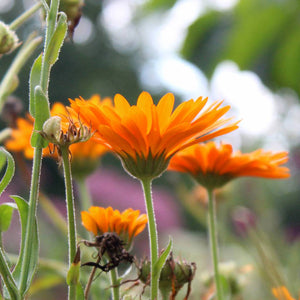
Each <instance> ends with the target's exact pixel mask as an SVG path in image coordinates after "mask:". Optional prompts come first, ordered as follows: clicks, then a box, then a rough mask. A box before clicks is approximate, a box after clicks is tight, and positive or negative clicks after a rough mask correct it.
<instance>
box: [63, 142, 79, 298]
mask: <svg viewBox="0 0 300 300" xmlns="http://www.w3.org/2000/svg"><path fill="white" fill-rule="evenodd" d="M61 155H62V160H63V167H64V179H65V187H66V202H67V214H68V232H69V234H68V244H69V268H70V267H71V265H72V262H73V260H74V257H75V253H76V224H75V211H74V196H73V185H72V174H71V165H70V160H69V148H68V147H61ZM75 296H76V286H75V285H70V286H69V300H71V299H75V298H74V297H75Z"/></svg>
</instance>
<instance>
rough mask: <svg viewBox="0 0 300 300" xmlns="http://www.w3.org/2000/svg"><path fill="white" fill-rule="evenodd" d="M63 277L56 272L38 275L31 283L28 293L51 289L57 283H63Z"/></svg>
mask: <svg viewBox="0 0 300 300" xmlns="http://www.w3.org/2000/svg"><path fill="white" fill-rule="evenodd" d="M64 282H65V278H64V277H62V276H60V275H57V274H47V275H45V276H42V277H39V278H37V279H36V280H34V282H33V283H32V285H31V287H30V289H29V294H30V295H33V294H37V293H39V292H41V291H43V290H46V289H51V288H53V287H55V286H57V285H61V284H64Z"/></svg>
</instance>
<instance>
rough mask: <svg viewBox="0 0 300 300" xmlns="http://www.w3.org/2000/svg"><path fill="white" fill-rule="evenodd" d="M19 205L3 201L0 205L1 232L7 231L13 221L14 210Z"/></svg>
mask: <svg viewBox="0 0 300 300" xmlns="http://www.w3.org/2000/svg"><path fill="white" fill-rule="evenodd" d="M16 208H17V206H16V205H15V204H14V203H3V204H1V205H0V232H4V231H6V230H7V229H8V228H9V226H10V223H11V218H12V214H13V210H14V209H16Z"/></svg>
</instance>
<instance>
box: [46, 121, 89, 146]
mask: <svg viewBox="0 0 300 300" xmlns="http://www.w3.org/2000/svg"><path fill="white" fill-rule="evenodd" d="M68 121H69V122H68V123H69V124H68V125H67V126H68V127H67V129H66V130H64V129H62V128H63V125H65V124H62V119H61V117H59V116H54V117H51V118H49V119H48V120H47V121H46V122H45V123H44V125H43V131H42V132H41V135H42V136H43V137H44V138H45V139H46V140H48V141H49V142H51V143H53V144H55V145H57V146H69V145H71V144H75V143H79V142H85V141H87V140H88V139H89V138H90V137H91V136H92V133H91V129H90V128H88V127H87V126H85V125H83V124H82V123H79V126H77V124H75V123H74V121H73V120H72V119H71V118H69V120H68Z"/></svg>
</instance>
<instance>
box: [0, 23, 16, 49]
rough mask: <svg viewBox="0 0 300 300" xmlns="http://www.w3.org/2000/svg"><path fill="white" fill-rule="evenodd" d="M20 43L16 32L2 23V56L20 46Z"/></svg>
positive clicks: (0, 29) (0, 39) (0, 37)
mask: <svg viewBox="0 0 300 300" xmlns="http://www.w3.org/2000/svg"><path fill="white" fill-rule="evenodd" d="M18 41H19V39H18V37H17V35H16V34H15V32H14V31H13V30H10V29H9V26H8V25H6V24H5V23H3V22H1V21H0V55H1V54H5V53H9V52H11V51H13V50H14V49H15V48H16V47H17V46H18Z"/></svg>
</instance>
